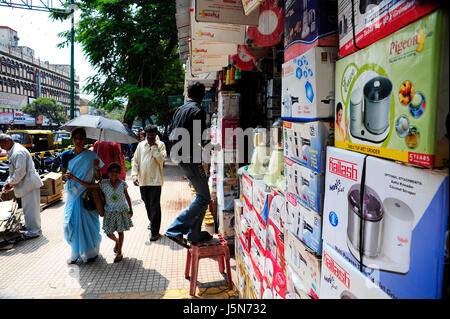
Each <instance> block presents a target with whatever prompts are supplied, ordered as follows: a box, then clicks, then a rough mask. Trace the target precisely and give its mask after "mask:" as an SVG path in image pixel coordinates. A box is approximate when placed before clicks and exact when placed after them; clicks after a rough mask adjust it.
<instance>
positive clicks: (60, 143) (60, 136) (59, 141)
mask: <svg viewBox="0 0 450 319" xmlns="http://www.w3.org/2000/svg"><path fill="white" fill-rule="evenodd" d="M54 134H55V139H54V141H55V142H54V143H55V148H66V147H67V146H69V145H71V144H72V139H71V137H70V132H67V131H56V132H55V133H54Z"/></svg>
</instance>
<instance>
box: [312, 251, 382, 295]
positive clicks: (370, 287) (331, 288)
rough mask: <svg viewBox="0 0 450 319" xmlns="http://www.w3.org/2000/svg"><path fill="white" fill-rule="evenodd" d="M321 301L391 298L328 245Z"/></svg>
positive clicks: (324, 252)
mask: <svg viewBox="0 0 450 319" xmlns="http://www.w3.org/2000/svg"><path fill="white" fill-rule="evenodd" d="M321 271H322V277H321V281H320V299H389V296H388V295H387V294H386V293H384V292H383V290H381V289H380V288H379V287H377V286H375V284H374V283H373V282H372V281H371V280H370V279H369V278H367V277H366V276H364V275H363V274H362V273H360V272H359V270H358V269H356V268H355V267H354V266H353V265H352V264H350V263H349V262H348V261H347V260H346V259H345V258H343V257H342V256H341V255H340V254H339V253H337V252H336V251H335V250H334V249H333V248H331V247H330V246H329V245H327V244H326V243H324V244H323V259H322V269H321Z"/></svg>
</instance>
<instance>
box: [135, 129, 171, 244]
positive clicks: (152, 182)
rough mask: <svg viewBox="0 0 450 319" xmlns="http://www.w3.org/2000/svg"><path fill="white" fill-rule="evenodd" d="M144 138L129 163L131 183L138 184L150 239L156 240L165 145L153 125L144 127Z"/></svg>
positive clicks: (159, 215)
mask: <svg viewBox="0 0 450 319" xmlns="http://www.w3.org/2000/svg"><path fill="white" fill-rule="evenodd" d="M144 131H145V136H146V138H145V140H143V141H142V142H140V143H139V144H138V146H137V148H136V151H135V152H134V155H133V159H132V164H131V177H132V178H133V183H134V185H136V186H139V190H140V191H141V198H142V200H143V201H144V204H145V209H146V210H147V216H148V219H149V221H150V225H149V228H150V230H151V234H152V236H151V238H150V240H151V241H155V240H158V239H159V238H160V237H161V235H160V234H159V230H160V226H161V202H160V201H161V188H162V185H163V183H164V175H163V166H164V160H165V158H166V155H167V153H166V146H165V145H164V143H163V142H161V141H160V140H159V137H158V129H157V127H156V126H155V125H147V126H146V127H145V129H144Z"/></svg>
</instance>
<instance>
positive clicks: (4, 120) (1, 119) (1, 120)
mask: <svg viewBox="0 0 450 319" xmlns="http://www.w3.org/2000/svg"><path fill="white" fill-rule="evenodd" d="M11 121H13V122H14V118H13V114H12V113H8V112H0V124H10V122H11Z"/></svg>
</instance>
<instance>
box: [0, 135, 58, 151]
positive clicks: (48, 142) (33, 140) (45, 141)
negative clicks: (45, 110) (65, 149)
mask: <svg viewBox="0 0 450 319" xmlns="http://www.w3.org/2000/svg"><path fill="white" fill-rule="evenodd" d="M6 133H7V134H9V135H11V137H12V138H13V140H14V142H16V143H19V144H22V145H23V146H24V147H26V148H27V149H28V150H29V151H30V152H42V151H48V150H53V149H54V148H55V144H54V135H53V132H52V131H50V130H8V131H7V132H6Z"/></svg>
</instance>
